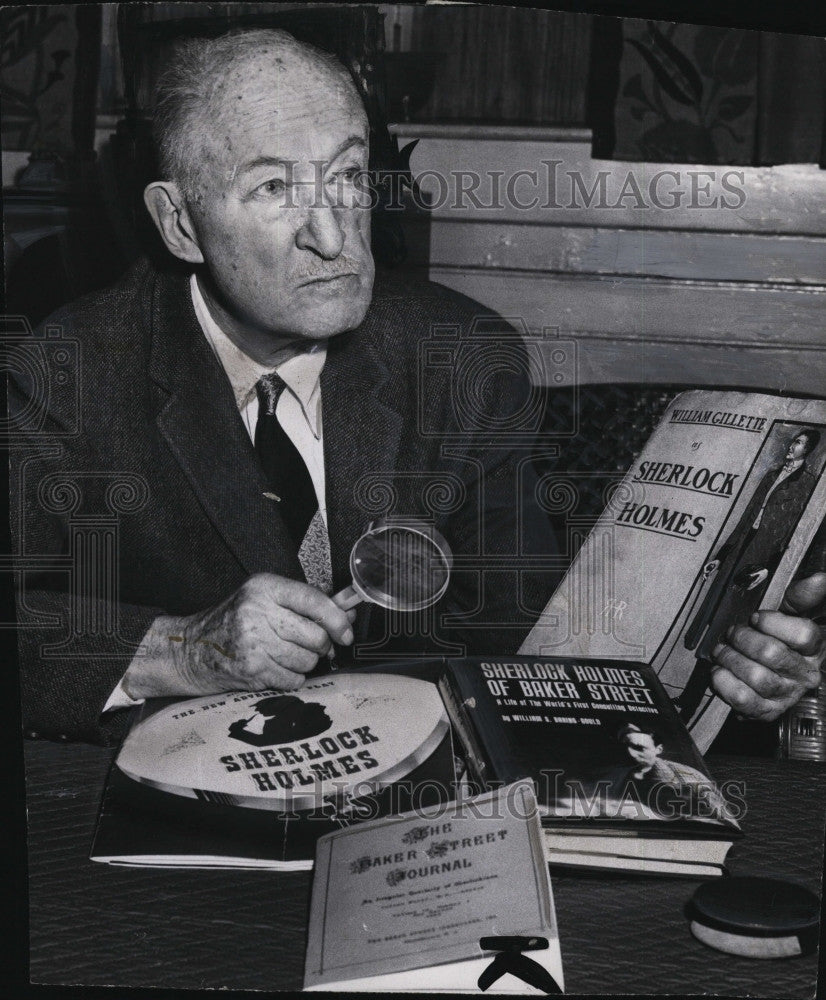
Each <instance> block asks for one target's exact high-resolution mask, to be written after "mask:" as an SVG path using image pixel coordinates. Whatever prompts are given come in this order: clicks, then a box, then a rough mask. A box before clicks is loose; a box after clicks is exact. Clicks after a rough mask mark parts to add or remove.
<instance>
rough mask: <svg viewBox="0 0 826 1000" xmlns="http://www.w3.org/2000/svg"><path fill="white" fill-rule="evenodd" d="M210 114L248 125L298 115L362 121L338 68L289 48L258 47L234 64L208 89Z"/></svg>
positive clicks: (354, 96) (291, 119)
mask: <svg viewBox="0 0 826 1000" xmlns="http://www.w3.org/2000/svg"><path fill="white" fill-rule="evenodd" d="M210 103H211V104H212V106H213V111H214V112H215V113H216V114H217V115H220V116H222V117H227V118H228V119H229V120H231V121H233V122H236V123H237V122H242V123H249V124H252V125H254V124H255V123H256V122H257V121H258V120H260V119H261V118H275V119H277V120H279V121H280V122H281V123H282V124H283V125H285V126H286V125H288V124H290V123H291V122H298V121H299V120H300V119H301V118H302V117H305V116H307V117H313V118H315V117H318V116H321V117H322V118H324V119H326V120H329V121H330V122H333V121H335V120H336V119H337V118H341V117H343V116H345V115H350V116H357V117H363V116H364V110H363V108H362V105H361V102H360V101H359V98H358V95H357V94H356V91H355V87H354V86H353V83H352V81H351V80H350V78H349V76H348V75H347V73H346V71H345V70H344V68H343V67H335V66H334V65H331V64H329V63H327V62H324V61H322V60H321V59H320V57H319V56H318V55H316V54H312V53H308V52H307V51H303V50H293V49H289V48H283V49H281V48H278V47H277V46H273V47H272V48H266V49H261V50H259V51H256V52H254V53H249V54H246V55H245V56H243V57H241V58H239V59H237V60H235V61H234V62H233V63H232V64H231V65H230V66H229V68H228V69H227V71H226V72H225V73H224V74H223V75H222V76H221V77H220V78H219V79H217V80H215V82H214V85H213V92H212V100H211V102H210Z"/></svg>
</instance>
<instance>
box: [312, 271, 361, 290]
mask: <svg viewBox="0 0 826 1000" xmlns="http://www.w3.org/2000/svg"><path fill="white" fill-rule="evenodd" d="M357 277H358V271H337V272H336V273H335V274H316V275H313V276H312V277H311V278H305V279H304V280H303V281H302V282H300V283H299V286H298V287H299V288H303V287H304V286H305V285H326V284H329V283H330V282H331V281H339V280H340V279H341V278H357Z"/></svg>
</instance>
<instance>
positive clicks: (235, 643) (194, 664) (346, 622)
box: [124, 573, 355, 698]
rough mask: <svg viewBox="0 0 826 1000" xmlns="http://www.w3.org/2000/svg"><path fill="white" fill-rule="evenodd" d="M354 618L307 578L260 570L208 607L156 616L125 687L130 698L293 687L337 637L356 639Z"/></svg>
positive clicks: (347, 641) (338, 640) (342, 642)
mask: <svg viewBox="0 0 826 1000" xmlns="http://www.w3.org/2000/svg"><path fill="white" fill-rule="evenodd" d="M354 617H355V613H354V612H352V613H350V614H348V613H347V612H344V611H342V610H341V608H339V607H338V606H337V605H335V604H334V603H333V601H332V600H331V599H330V598H329V597H327V596H326V595H325V594H323V593H322V592H321V591H320V590H317V589H315V588H314V587H310V586H309V585H308V584H306V583H302V582H300V581H298V580H289V579H287V578H285V577H281V576H275V575H274V574H271V573H259V574H257V575H255V576H252V577H250V578H249V579H248V580H247V581H246V582H245V583H244V584H243V585H242V586H241V587H239V589H238V590H237V591H236V592H235V593H234V594H232V595H231V596H230V597H228V598H227V599H226V600H225V601H223V602H221V603H220V604H218V605H216V606H215V607H212V608H209V609H207V610H206V611H203V612H199V613H197V614H194V615H189V616H186V617H171V616H166V615H163V616H161V617H159V618H157V619H156V620H155V622H154V623H153V627H152V630H151V637H149V638H148V639H147V640H145V645H146V655H145V656H142V657H136V659H135V660H134V661H133V663H132V665H130V668H129V670H128V671H127V673H126V675H125V677H124V682H125V687H126V690H127V692H128V693H129V694H130V695H131V696H132V697H133V698H146V697H155V696H158V695H173V694H175V695H198V694H217V693H219V692H221V691H235V690H249V691H260V690H264V689H266V688H275V689H277V690H282V691H291V690H295V689H296V688H299V687H301V685H302V684H303V683H304V676H305V674H307V673H309V672H310V671H311V670H312V669H313V667H315V665H316V664H317V663H318V660H319V658H320V657H322V656H325V655H326V654H327V653H328V652H329V651H330V649H331V646H332V643H333V642H336V643H339V644H340V645H349V644H350V643H352V641H353V630H352V628H351V622H352V621H353V618H354Z"/></svg>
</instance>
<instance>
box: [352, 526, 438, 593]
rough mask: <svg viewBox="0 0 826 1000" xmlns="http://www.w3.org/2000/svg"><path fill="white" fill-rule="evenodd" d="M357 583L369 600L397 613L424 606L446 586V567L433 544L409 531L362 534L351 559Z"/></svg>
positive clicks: (392, 528) (395, 528)
mask: <svg viewBox="0 0 826 1000" xmlns="http://www.w3.org/2000/svg"><path fill="white" fill-rule="evenodd" d="M353 575H354V579H355V581H356V583H357V584H358V585H359V586H360V588H361V589H362V590H363V591H365V593H367V594H368V595H369V596H370V597H371V599H372V600H377V599H379V598H380V601H379V603H382V604H385V605H386V606H392V607H395V608H397V609H399V610H402V609H404V608H416V607H426V606H427V605H428V604H430V603H432V601H433V600H435V599H438V596H437V595H441V594H442V593H443V592H444V589H445V587H446V585H447V580H448V575H449V566H448V564H447V560H446V559H445V556H444V554H443V553H442V552H441V551H440V549H439V547H438V546H437V545H436V543H435V542H434V541H433V540H432V539H430V538H428V537H427V536H426V535H422V534H419V533H418V532H415V531H411V530H410V529H409V528H403V527H392V526H391V527H388V528H386V529H384V530H383V531H378V532H374V533H371V534H367V535H364V536H363V537H362V538H361V539H360V541H359V543H358V551H357V552H356V553H355V557H354V559H353Z"/></svg>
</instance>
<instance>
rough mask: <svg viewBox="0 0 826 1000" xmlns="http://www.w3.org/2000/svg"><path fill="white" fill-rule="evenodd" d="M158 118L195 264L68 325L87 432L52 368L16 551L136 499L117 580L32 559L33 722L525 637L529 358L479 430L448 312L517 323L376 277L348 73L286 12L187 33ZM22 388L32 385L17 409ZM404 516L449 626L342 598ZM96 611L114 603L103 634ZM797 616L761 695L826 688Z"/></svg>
mask: <svg viewBox="0 0 826 1000" xmlns="http://www.w3.org/2000/svg"><path fill="white" fill-rule="evenodd" d="M156 138H157V144H158V152H159V161H160V174H161V179H159V180H158V181H156V182H154V183H152V184H150V185H149V186H148V187H147V189H146V193H145V201H146V206H147V208H148V210H149V212H150V214H151V216H152V218H153V220H154V222H155V224H156V226H157V228H158V231H159V233H160V235H161V237H162V239H163V241H164V243H165V245H166V247H167V248H168V250H169V251H170V253H171V254H172V255H173V256H174V258H177V260H178V261H179V262H183V264H184V265H185V273H184V274H177V273H173V274H166V273H160V272H158V271H156V270H155V269H153V268H152V267H150V266H149V265H148V264H147V263H146V262H140V263H139V264H138V265H137V266H136V267H135V268H134V269H133V270H132V271H131V272H130V273H129V274H128V275H127V276H126V277H125V278H124V279H123V280H122V281H121V283H120V284H119V285H117V286H115V287H114V288H113V289H110V290H108V291H106V292H103V293H100V294H96V295H93V296H90V297H88V298H86V299H84V300H82V301H81V302H79V303H75V304H74V305H72V306H71V307H68V308H66V309H64V310H63V311H61V312H60V313H58V314H57V315H56V316H55V317H53V318H52V319H51V320H50V321H49V325H52V326H54V325H59V326H61V327H62V328H63V330H64V335H65V336H68V337H74V338H76V339H77V340H78V341H79V343H80V348H81V358H82V363H81V367H80V383H81V384H80V393H81V416H82V421H83V434H82V435H75V436H72V435H67V434H65V433H64V432H65V430H66V428H67V426H68V424H69V421H68V418H67V412H68V409H69V408H70V406H71V404H72V399H71V398H68V397H69V394H68V393H65V392H64V393H62V392H61V391H60V390H59V389H56V390H55V392H54V393H53V396H52V398H50V400H49V412H48V419H47V429H48V430H50V431H52V432H53V434H54V436H55V440H56V441H59V447H57V448H52V449H49V448H48V447H45V448H44V447H43V446H42V445H43V439H42V437H41V438H39V439H38V441H37V442H36V443H35V442H32V443H31V445H30V447H29V448H26V447H25V443H24V447H23V449H22V450H21V452H20V454H21V455H24V456H25V458H24V459H20V455H18V461H17V462H15V463H13V469H12V471H13V491H14V493H13V495H14V497H15V500H16V502H17V505H18V516H19V522H18V524H17V537H19V538H21V539H22V540H23V542H22V546H23V548H24V550H25V551H24V553H23V554H25V552H33V553H47V554H48V553H55V554H61V553H67V552H71V553H73V554H74V552H75V550H74V549H73V547H72V538H75V537H76V534H73V530H74V529H73V522H72V517H78V516H86V517H87V518H92V520H94V517H95V516H102V515H105V514H107V513H108V514H109V516H110V517H111V513H110V510H111V503H112V496H113V494H112V482H111V478H107V476H109V475H110V474H111V473H112V472H115V473H123V474H124V475H125V476H126V477H127V481H128V482H129V483H130V484H132V487H131V488H132V489H133V491H134V496H135V499H134V502H133V503H132V504H131V506H130V505H127V507H128V509H127V510H125V512H124V511H122V512H121V513H120V514H119V523H118V533H119V534H118V539H117V541H118V550H117V551H118V553H119V567H116V568H117V574H116V576H115V577H114V578H113V579H114V581H115V582H114V583H113V584H112V588H111V589H110V591H109V592H108V593H107V594H106V595H105V597H104V598H101V596H100V594H99V592H94V593H93V587H92V583H91V582H90V580H91V575H92V574H89V573H86V574H84V573H78V572H74V576H73V577H72V579H71V581H68V580H67V576H66V573H65V572H61V571H59V570H55V569H51V570H47V569H46V568H43V569H39V570H38V569H33V570H29V571H28V572H27V573H26V574H24V575H23V578H22V579H21V583H20V592H19V608H20V614H21V630H20V635H21V661H22V663H21V666H22V688H23V702H24V714H25V717H26V721H27V724H28V726H29V727H30V728H32V729H34V730H36V731H39V732H42V733H43V734H45V735H63V736H67V737H69V738H81V739H91V740H100V739H110V738H112V737H113V736H114V735H116V733H117V730H118V726H117V725H116V724H115V720H116V718H117V717H118V716H120V715H122V713H119V712H117V711H115V710H116V709H117V708H120V707H123V706H126V705H129V704H132V703H134V702H135V701H140V700H142V699H144V698H148V697H154V696H165V695H178V696H184V695H191V694H192V695H194V694H203V693H210V692H219V691H223V690H229V689H238V688H248V689H253V690H254V689H263V688H270V687H272V688H279V689H292V688H295V687H297V686H299V685H300V684H301V683H302V682H303V678H304V676H305V675H306V674H307V673H308V672H309V671H311V670H312V669H313V668H314V667H316V665H317V664H318V662H319V659H320V658H324V657H325V655H326V654H327V653H328V651H329V650H330V648H331V645H332V644H337V646H338V647H339V648H343V647H348V646H351V645H352V644H353V641H354V638H355V640H357V642H358V646H359V651H360V652H361V653H363V654H364V655H365V656H367V657H372V658H373V659H374V660H376V659H379V658H381V657H382V656H385V655H390V654H391V653H399V652H401V653H421V652H424V651H426V650H427V649H431V650H435V651H446V650H450V651H451V652H454V653H461V652H463V651H479V652H481V651H485V652H495V651H502V652H506V651H512V650H514V649H516V648H517V647H518V645H519V642H520V640H521V638H522V637H523V635H524V634H525V632H527V630H528V628H529V626H530V624H531V617H532V616H535V615H536V614H537V613H538V611H539V610H540V609H541V608H542V606H543V605H544V603H545V601H546V600H547V598H548V597H549V596H550V593H551V590H552V586H553V575H552V574H551V573H550V572H549V571H548V570H547V569H543V568H542V565H543V561H542V560H536V559H535V560H534V561H533V563H532V565H533V566H536V567H538V568H536V569H535V570H532V571H530V572H528V571H523V572H521V573H519V572H518V571H517V569H516V567H517V566H518V564H519V558H520V557H522V556H524V555H525V554H530V555H532V556H537V555H542V556H544V557H545V560H544V565H545V566H548V565H552V564H553V555H554V548H553V542H552V540H551V539H550V538H548V537H547V527H546V520H545V518H544V516H543V514H542V512H541V511H540V510H539V509H538V508H537V506H536V504H535V501H534V489H533V479H532V476H533V473H532V468H531V464H530V461H529V455H530V452H529V450H528V451H526V450H525V447H524V445H522V446H521V448H520V446H518V445H517V444H514V440H513V438H512V437H511V436H510V432H512V431H513V430H514V429H516V430H517V431H521V430H524V429H525V428H524V426H522V425H520V424H519V419H521V418H520V414H521V413H522V412H523V410H525V407H524V402H525V400H526V398H528V394H529V393H530V388H529V387H528V385H527V383H526V379H525V377H524V370H525V369H524V365H523V364H521V363H520V360H519V356H518V355H513V354H512V355H511V357H510V361H509V362H508V363H506V364H504V365H500V366H499V367H493V368H491V370H490V372H487V373H486V375H485V377H484V378H482V379H481V380H480V382H479V383H478V385H479V386H480V388H479V393H478V396H479V397H480V398H478V399H476V404H475V405H477V406H481V408H482V410H483V413H482V414H481V416H480V419H479V420H477V421H476V423H475V424H474V425H473V426H468V424H467V421H466V420H465V419H464V417H463V411H462V407H461V406H460V405H458V404H457V399H456V386H455V384H454V381H455V379H454V375H455V373H452V372H451V368H450V365H442V366H441V367H438V368H437V369H435V370H433V371H425V372H424V373H423V374H422V373H421V372H420V377H418V378H417V376H416V373H417V369H420V360H421V356H420V353H419V347H420V344H421V342H422V341H423V340H424V339H426V338H428V337H430V336H432V333H433V330H434V328H438V329H440V330H444V331H452V332H453V336H452V337H451V336H448V337H447V338H446V339H445V340H444V341H443V342H442V343H444V344H445V345H446V349H447V350H448V351H449V350H451V349H453V350H463V349H466V350H477V351H478V350H479V347H478V344H477V345H476V346H474V345H473V344H472V343H470V342H469V341H468V334H469V333H471V332H472V331H473V330H474V329H475V330H478V324H479V323H480V322H481V323H482V324H483V325H485V324H486V326H485V330H486V331H487V333H488V334H490V333H491V332H495V331H496V330H499V331H500V332H501V337H502V338H507V336H508V331H507V328H506V327H505V325H504V324H503V323H502V321H501V320H498V319H497V318H496V317H493V316H491V315H490V314H489V313H486V311H485V310H484V309H482V308H481V307H479V306H478V305H477V304H475V303H473V302H471V301H469V300H467V299H465V298H464V297H462V296H459V295H456V294H454V293H452V292H449V291H448V290H446V289H443V288H440V287H439V286H434V285H428V284H420V285H411V284H408V283H401V282H398V281H396V282H393V281H388V280H385V279H382V280H381V281H376V287H375V288H374V287H373V286H374V266H373V261H372V258H371V253H370V240H369V233H370V229H369V223H370V219H369V207H368V205H367V204H366V201H365V199H364V198H363V192H362V191H360V189H359V185H358V183H357V181H358V178H359V176H360V174H361V173H362V172H363V171H364V169H365V167H366V165H367V152H368V150H367V141H368V126H367V120H366V117H365V113H364V110H363V107H362V105H361V102H360V100H359V97H358V95H357V92H356V90H355V88H354V86H353V84H352V82H351V80H350V78H349V76H348V74H347V73H346V71H345V70H344V69H343V67H341V66H340V65H339V64H338V63H337V62H336V61H335V60H333V59H332V58H331V57H329V56H327V55H325V54H322V53H320V52H318V51H316V50H314V49H311V48H310V47H308V46H306V45H303V44H299V43H297V42H296V41H295V40H294V39H292V38H291V37H290V36H289V35H286V34H285V33H283V32H278V31H251V32H242V33H233V34H230V35H226V36H223V37H221V38H218V39H215V40H211V41H204V40H194V41H191V42H189V43H187V45H186V46H185V47H184V48H183V49H182V50H181V52H180V55H179V58H178V60H177V62H176V64H175V65H174V66H173V67H171V69H170V70H169V71H168V72H167V74H166V75H165V77H164V78H163V79H162V81H161V83H160V86H159V90H158V94H157V108H156ZM511 362H514V363H511ZM520 372H521V374H520ZM30 395H31V387H30V386H27V384H26V382H25V378H18V379H15V380H13V381H12V385H11V396H12V408H13V413H14V412H17V413H25V412H26V407H27V405H28V404H29V402H30V398H29V397H30ZM464 402H467V400H465V401H464ZM15 408H16V409H15ZM322 413H323V421H322ZM471 423H472V422H471ZM434 427H436V428H438V429H439V433H437V434H434V433H432V432H431V431H430V430H429V428H434ZM518 436H519V435H517V437H518ZM445 442H449V444H445ZM35 444H36V446H35ZM104 473H105V474H104ZM60 476H64V477H65V478H66V479H69V480H71V479H72V478H73V477H74V481H75V482H76V483H80V485H81V487H82V491H83V497H82V500H79V501H78V503H77V504H75V505H74V507H72V505H71V503H68V504H66V503H64V504H63V505H62V506H61V502H60V498H59V497H58V498H57V499H55V497H56V496H57V494H56V492H55V491H56V490H57V488H58V484H59V481H60ZM56 477H57V478H56ZM50 490H51V492H50ZM72 495H74V494H72ZM377 498H378V499H377ZM382 498H384V500H385V501H386V502H385V503H384V506H382V504H381V503H378V501H379V500H382ZM107 503H108V504H109V507H107ZM377 504H378V506H377ZM44 507H45V509H44ZM387 509H389V510H390V512H391V513H396V514H401V515H406V516H411V515H412V516H415V515H419V516H427V517H429V518H430V519H431V520H433V521H435V526H436V528H437V529H438V530H439V531H440V532H441V533H442V534H443V535H444V536H445V537H446V538H447V539H448V541H449V542H450V544H451V546H452V548H453V551H454V555H455V557H456V558H455V565H454V574H453V578H452V581H451V586H450V588H449V590H448V592H447V594H446V595H445V597H444V598H443V599H442V601H441V602H440V603H439V605H438V606H437V611H438V613H439V615H440V616H441V617H440V619H439V620H440V621H441V622H442V623H443V624H444V627H443V628H441V631H440V630H439V629H438V628H436V629H435V634H429V633H428V628H424V629H423V632H424V633H428V634H426V635H424V636H422V635H421V634H420V632H417V630H416V629H411V628H405V627H403V626H402V627H400V626H399V623H398V621H397V620H395V619H394V617H393V615H392V614H391V613H385V612H382V611H381V610H380V609H378V608H375V607H361V608H359V610H358V614H357V615H355V616H354V615H353V613H352V612H351V613H350V614H349V615H348V614H347V613H345V612H344V611H342V610H341V609H340V608H339V607H338V606H337V605H336V604H335V603H334V602H333V601H332V600H331V598H330V596H329V595H330V594H332V593H333V592H334V591H335V590H337V589H339V588H341V587H342V586H344V585H346V584H347V583H348V582H349V570H348V556H349V552H350V549H351V547H352V544H353V542H354V541H355V539H356V538H357V537H358V535H359V534H360V533H361V531H362V530H363V529H364V527H365V526H366V523H367V522H368V521H369V520H371V516H375V514H376V513H381V512H383V511H386V510H387ZM73 557H74V555H73ZM107 602H109V603H107ZM112 602H114V604H112ZM103 604H105V605H106V608H108V607H110V605H111V606H115V607H116V608H117V619H116V621H114V622H113V624H112V627H111V628H109V629H108V632H107V630H106V629H103V630H101V629H98V630H97V631H95V630H94V629H89V628H86V632H85V633H84V632H83V628H81V627H80V626H79V625H78V623H81V625H82V624H83V623H86V624H87V625H88V623H89V622H90V621H93V620H96V619H95V616H96V615H98V616H99V615H104V616H105V614H106V613H107V611H106V608H103V607H102V605H103ZM354 617H355V620H354V621H353V618H354ZM780 617H781V618H782V622H781V621H780V619H778V620H777V621H776V622H774V620H773V622H772V624H771V625H770V626H769V627H765V628H763V629H762V631H761V630H757V629H755V630H750V631H749V635H748V636H744V637H742V641H740V639H738V643H737V645H738V648H739V650H740V652H739V653H738V655H739V656H741V657H742V664H741V663H740V661H738V664H737V665H736V666H735V665H734V664H732V665H731V666H730V668H729V663H728V661H726V669H727V670H728V669H731V672H732V676H733V677H734V676H735V675H736V682H737V686H736V687H734V688H732V691H731V694H732V699H739V701H740V705H741V708H743V709H745V710H748V708H749V705H750V704H751V701H749V699H753V700H755V703H757V701H758V700H759V704H760V706H761V707H762V706H764V705H765V704H769V703H771V705H772V706H773V708H774V709H775V710H776V711H777V712H780V711H782V709H783V708H784V707H785V706H786V705H787V704H790V703H791V702H793V701H794V700H796V699H797V698H798V697H799V696H800V694H801V693H802V692H803V691H804V690H805V689H806V688H807V687H810V686H811V685H812V684H813V683H816V677H817V675H818V664H819V662H820V659H822V657H823V652H822V648H821V647H820V646H817V647H815V639H814V633H813V626H811V625H810V624H809V623H806V622H805V620H802V619H798V618H792V617H786V616H780ZM67 618H68V619H70V620H71V621H72V623H73V624H74V626H75V628H74V631H73V633H72V634H70V636H69V638H68V639H64V640H63V641H62V642H61V641H60V639H61V636H60V634H59V632H58V633H57V634H56V632H55V626H56V625H59V624H60V623H61V622H62V621H65V620H67ZM420 624H421V623H420ZM425 624H426V623H425ZM431 624H432V622H431ZM50 628H51V629H52V631H49V629H50ZM81 633H82V634H81ZM52 636H54V641H52V643H51V645H49V639H50V637H52ZM44 646H45V648H44ZM773 664H776V666H777V672H775V671H774V670H773V669H772V665H773ZM754 671H760V672H761V673H760V675H759V676H757V675H755V676H754V677H753V676H752V674H753V672H754ZM766 678H768V679H769V680H768V681H767V680H766ZM769 681H770V682H769ZM747 701H748V704H747Z"/></svg>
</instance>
